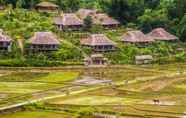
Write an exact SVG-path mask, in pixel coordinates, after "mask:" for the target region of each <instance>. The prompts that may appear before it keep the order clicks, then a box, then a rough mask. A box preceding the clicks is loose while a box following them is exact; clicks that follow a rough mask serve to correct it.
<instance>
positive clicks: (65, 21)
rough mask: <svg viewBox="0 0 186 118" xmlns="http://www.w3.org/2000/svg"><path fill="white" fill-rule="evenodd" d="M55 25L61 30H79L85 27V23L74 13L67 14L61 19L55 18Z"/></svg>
mask: <svg viewBox="0 0 186 118" xmlns="http://www.w3.org/2000/svg"><path fill="white" fill-rule="evenodd" d="M54 24H55V25H56V26H57V27H58V28H59V29H60V30H63V29H65V28H71V29H78V28H81V27H82V26H83V21H82V20H80V19H79V18H78V17H77V16H76V14H74V13H65V14H63V16H61V17H55V18H54Z"/></svg>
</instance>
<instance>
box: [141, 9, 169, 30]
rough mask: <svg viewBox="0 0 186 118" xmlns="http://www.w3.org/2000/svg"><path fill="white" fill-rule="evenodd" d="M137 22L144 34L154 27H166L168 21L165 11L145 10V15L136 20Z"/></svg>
mask: <svg viewBox="0 0 186 118" xmlns="http://www.w3.org/2000/svg"><path fill="white" fill-rule="evenodd" d="M138 22H139V26H140V28H141V29H142V30H143V31H144V32H149V31H151V30H152V29H154V28H156V27H165V28H166V27H168V24H169V19H168V16H167V11H166V10H165V9H160V10H152V9H146V10H145V13H144V14H143V15H142V16H140V17H139V18H138Z"/></svg>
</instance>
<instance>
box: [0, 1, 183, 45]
mask: <svg viewBox="0 0 186 118" xmlns="http://www.w3.org/2000/svg"><path fill="white" fill-rule="evenodd" d="M50 1H51V2H54V3H56V4H58V5H59V6H60V8H61V9H62V10H64V11H66V12H72V11H76V10H78V9H79V8H82V7H84V8H96V9H100V10H103V11H106V12H108V13H109V14H110V15H111V16H114V17H115V18H117V19H119V20H120V21H121V22H122V23H123V24H126V25H133V26H136V27H139V28H140V29H142V30H143V31H145V32H147V31H149V30H151V29H153V28H154V27H158V26H161V27H165V28H166V29H169V30H170V31H172V32H174V33H176V34H177V35H178V36H179V37H180V39H182V40H183V41H184V39H185V37H186V36H185V35H186V31H185V30H186V29H185V27H186V26H185V25H184V24H185V22H186V21H185V19H186V16H185V13H186V0H50ZM0 2H1V4H6V5H7V4H11V5H12V6H13V8H16V7H19V8H26V9H32V8H34V6H35V5H36V4H37V3H39V2H41V0H1V1H0Z"/></svg>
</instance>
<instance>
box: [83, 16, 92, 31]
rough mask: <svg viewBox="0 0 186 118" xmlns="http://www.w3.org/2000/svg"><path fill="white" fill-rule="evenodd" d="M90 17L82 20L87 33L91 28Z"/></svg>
mask: <svg viewBox="0 0 186 118" xmlns="http://www.w3.org/2000/svg"><path fill="white" fill-rule="evenodd" d="M92 22H93V21H92V17H91V16H87V17H86V18H85V19H84V29H85V30H87V31H89V30H90V29H91V28H92V24H93V23H92Z"/></svg>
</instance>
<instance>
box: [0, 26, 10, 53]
mask: <svg viewBox="0 0 186 118" xmlns="http://www.w3.org/2000/svg"><path fill="white" fill-rule="evenodd" d="M11 41H12V39H11V38H10V37H9V36H7V35H5V34H4V33H3V30H2V29H0V50H8V49H10V45H11Z"/></svg>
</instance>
